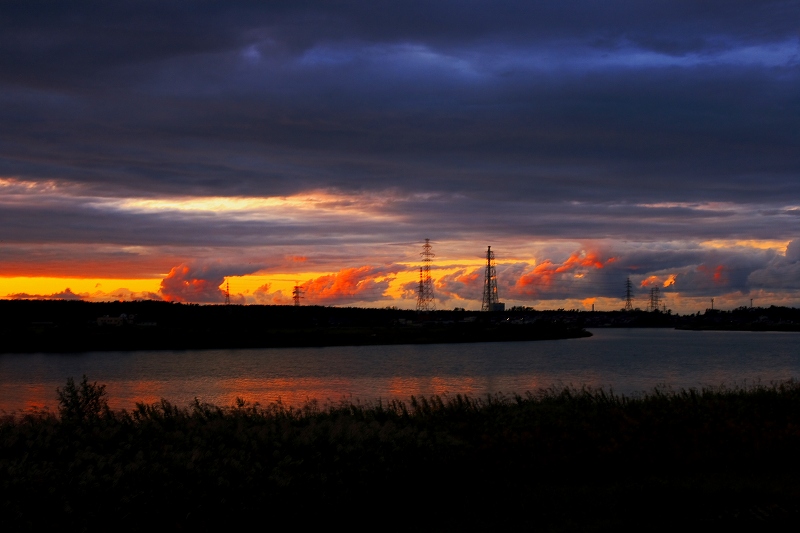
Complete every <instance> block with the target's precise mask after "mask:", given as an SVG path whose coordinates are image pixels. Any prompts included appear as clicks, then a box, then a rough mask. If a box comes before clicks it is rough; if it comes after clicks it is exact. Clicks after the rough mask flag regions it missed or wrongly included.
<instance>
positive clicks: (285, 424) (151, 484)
mask: <svg viewBox="0 0 800 533" xmlns="http://www.w3.org/2000/svg"><path fill="white" fill-rule="evenodd" d="M59 402H60V403H59V405H60V407H59V411H58V413H57V414H47V413H44V414H43V413H39V414H31V415H26V416H17V417H16V418H14V417H10V416H9V417H6V418H5V419H2V421H0V488H1V489H2V495H1V496H0V501H2V503H1V504H0V512H2V517H3V527H4V530H5V531H18V530H28V531H41V530H45V529H47V530H59V531H100V530H103V531H107V530H111V529H113V530H118V531H142V530H152V529H159V530H160V529H170V530H177V531H180V530H192V531H212V530H219V529H225V530H228V529H231V528H232V527H234V526H237V525H240V523H248V522H253V523H256V524H259V528H267V527H269V526H270V524H273V525H274V524H287V523H291V524H293V526H292V527H294V528H297V529H308V528H310V527H325V528H326V529H331V526H336V525H340V526H343V527H346V528H347V529H348V530H364V529H370V530H375V529H386V530H391V531H393V530H409V529H413V530H428V531H464V530H468V531H476V530H481V531H485V530H502V529H507V528H509V527H515V528H522V529H523V530H540V531H605V530H611V529H615V528H623V530H632V528H634V527H636V528H637V529H640V530H643V531H653V530H669V531H674V530H687V529H691V530H695V529H700V528H710V529H709V530H711V531H715V530H720V529H721V528H725V530H726V531H730V530H732V531H739V530H741V531H744V530H747V531H750V530H752V529H753V528H754V527H755V528H765V527H768V528H769V529H775V528H778V527H784V526H789V525H790V524H796V520H797V518H799V517H800V516H799V515H798V510H800V475H798V474H800V455H798V453H797V450H798V449H800V384H798V383H796V382H789V383H784V384H780V385H773V386H759V387H752V388H749V389H728V390H725V389H717V390H703V391H694V390H692V391H680V392H665V391H658V390H656V391H653V392H651V393H649V394H647V395H642V396H639V397H634V398H626V397H621V396H617V395H614V394H611V393H607V392H604V391H592V390H576V389H564V390H558V389H553V390H549V391H543V392H540V393H537V394H530V393H529V394H527V395H525V396H514V397H502V396H491V397H487V398H483V399H473V398H467V397H463V396H456V397H450V398H440V397H431V398H419V399H418V398H412V399H411V401H407V402H398V401H393V402H389V403H386V404H372V405H359V404H339V405H329V406H320V405H319V404H317V403H313V402H311V403H308V404H307V405H305V406H304V407H302V408H300V409H287V408H285V407H284V406H282V405H280V404H273V405H270V406H266V407H264V408H262V407H259V406H257V405H255V406H252V405H247V404H245V403H244V402H238V403H237V405H236V406H232V407H228V408H220V407H215V406H211V405H204V404H199V403H196V404H195V405H194V406H192V407H190V408H185V409H184V408H177V407H175V406H174V405H172V404H170V403H169V402H167V401H165V400H162V401H161V402H159V403H156V404H153V405H144V404H140V405H138V406H137V407H136V409H134V410H133V411H130V412H125V411H120V412H113V411H110V410H109V409H108V408H107V406H106V404H105V402H104V390H103V387H102V386H99V385H97V384H93V383H91V382H89V381H88V380H86V379H85V378H84V381H83V382H81V383H74V382H71V381H70V382H68V383H67V385H66V386H65V387H64V388H63V389H61V390H60V391H59ZM333 529H337V528H336V527H333Z"/></svg>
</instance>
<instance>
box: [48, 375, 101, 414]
mask: <svg viewBox="0 0 800 533" xmlns="http://www.w3.org/2000/svg"><path fill="white" fill-rule="evenodd" d="M56 393H57V394H58V414H59V415H60V416H61V420H63V421H70V422H83V421H85V420H92V419H97V418H99V417H100V415H102V414H104V413H108V411H109V409H108V401H107V400H106V399H105V395H106V386H105V385H98V384H97V382H96V381H95V382H94V383H89V378H87V377H86V374H84V375H83V379H82V380H81V382H80V383H79V384H78V385H75V380H74V379H72V378H68V379H67V384H66V385H65V386H64V388H63V389H60V388H58V389H56Z"/></svg>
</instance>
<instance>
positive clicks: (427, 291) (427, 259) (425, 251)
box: [417, 239, 436, 311]
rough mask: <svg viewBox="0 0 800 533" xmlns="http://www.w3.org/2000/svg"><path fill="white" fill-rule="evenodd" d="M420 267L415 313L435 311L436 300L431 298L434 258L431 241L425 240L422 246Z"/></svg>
mask: <svg viewBox="0 0 800 533" xmlns="http://www.w3.org/2000/svg"><path fill="white" fill-rule="evenodd" d="M419 255H420V256H422V266H421V267H420V268H419V289H418V292H417V311H435V310H436V299H435V298H434V297H433V279H431V261H433V258H434V257H436V254H434V253H433V252H432V251H431V240H430V239H425V244H423V245H422V251H421V252H420V254H419Z"/></svg>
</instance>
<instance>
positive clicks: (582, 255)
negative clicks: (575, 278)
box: [515, 252, 616, 295]
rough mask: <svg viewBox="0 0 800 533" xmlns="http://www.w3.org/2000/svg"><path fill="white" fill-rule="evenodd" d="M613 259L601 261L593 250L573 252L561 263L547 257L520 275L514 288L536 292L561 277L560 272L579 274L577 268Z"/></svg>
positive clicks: (596, 266) (525, 291) (523, 291)
mask: <svg viewBox="0 0 800 533" xmlns="http://www.w3.org/2000/svg"><path fill="white" fill-rule="evenodd" d="M614 261H616V258H615V257H611V258H609V259H607V260H606V261H603V260H602V259H600V257H599V256H598V255H597V254H596V253H595V252H575V253H573V254H572V255H570V256H569V257H568V258H567V260H566V261H564V262H563V263H561V264H556V263H553V262H552V261H551V260H549V259H547V260H545V261H542V262H541V263H539V264H538V265H536V266H535V267H534V268H533V270H532V271H530V272H527V273H525V274H523V275H522V276H520V278H519V279H518V280H517V283H516V286H515V289H516V291H517V292H519V293H521V294H527V295H530V294H533V293H535V292H537V288H547V287H549V286H550V285H551V284H552V282H553V279H555V278H557V277H559V278H560V277H562V276H561V275H562V274H567V273H570V272H575V273H576V274H580V273H581V272H579V270H584V269H588V268H595V269H601V268H604V267H605V266H606V265H608V264H610V263H613V262H614Z"/></svg>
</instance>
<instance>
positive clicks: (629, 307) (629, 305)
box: [625, 276, 633, 311]
mask: <svg viewBox="0 0 800 533" xmlns="http://www.w3.org/2000/svg"><path fill="white" fill-rule="evenodd" d="M632 289H633V285H632V284H631V277H630V276H628V279H627V280H625V310H626V311H633V297H632V296H631V291H632Z"/></svg>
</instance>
